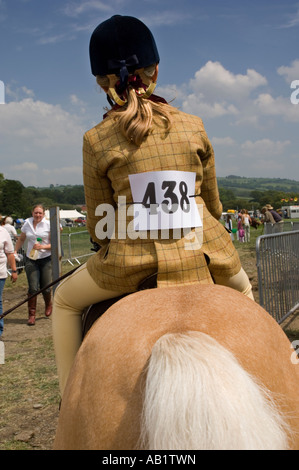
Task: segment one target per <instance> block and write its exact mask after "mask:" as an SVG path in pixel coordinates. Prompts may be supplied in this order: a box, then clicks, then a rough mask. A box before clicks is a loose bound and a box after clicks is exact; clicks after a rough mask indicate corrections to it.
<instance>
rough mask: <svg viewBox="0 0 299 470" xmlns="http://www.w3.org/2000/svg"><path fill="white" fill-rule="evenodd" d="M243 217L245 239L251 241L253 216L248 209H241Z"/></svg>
mask: <svg viewBox="0 0 299 470" xmlns="http://www.w3.org/2000/svg"><path fill="white" fill-rule="evenodd" d="M241 217H242V225H243V229H244V232H245V233H244V241H245V242H250V225H251V217H250V215H249V214H248V211H247V209H242V210H241Z"/></svg>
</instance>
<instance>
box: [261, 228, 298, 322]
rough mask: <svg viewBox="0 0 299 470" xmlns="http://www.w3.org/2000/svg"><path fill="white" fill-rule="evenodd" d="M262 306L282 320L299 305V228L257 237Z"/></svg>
mask: <svg viewBox="0 0 299 470" xmlns="http://www.w3.org/2000/svg"><path fill="white" fill-rule="evenodd" d="M256 259H257V272H258V284H259V298H260V305H261V306H262V307H263V308H264V309H265V310H267V311H268V312H269V313H270V315H272V316H273V318H274V319H275V320H276V321H277V322H278V323H282V322H283V321H284V320H285V319H286V318H287V317H288V316H289V315H290V314H291V313H293V312H295V311H296V310H297V309H298V308H299V230H294V231H290V232H281V233H275V234H269V235H261V236H260V237H258V238H257V240H256Z"/></svg>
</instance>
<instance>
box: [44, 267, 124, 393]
mask: <svg viewBox="0 0 299 470" xmlns="http://www.w3.org/2000/svg"><path fill="white" fill-rule="evenodd" d="M121 294H123V292H121V293H120V292H118V291H112V290H111V291H110V290H106V289H102V288H101V287H99V286H98V285H97V284H96V283H95V281H94V280H93V279H92V277H91V276H90V274H89V272H88V271H87V267H86V264H83V265H82V266H80V268H78V269H77V270H76V271H75V272H74V273H73V274H71V275H70V276H69V277H68V278H66V279H65V280H64V281H62V282H61V283H60V284H59V286H58V287H57V289H56V291H55V294H54V303H53V313H52V328H53V341H54V349H55V356H56V365H57V371H58V379H59V388H60V392H61V395H62V393H63V391H64V388H65V385H66V381H67V378H68V375H69V372H70V369H71V366H72V364H73V361H74V359H75V356H76V353H77V351H78V349H79V347H80V345H81V342H82V312H83V310H84V309H85V308H86V307H89V306H90V305H92V304H96V303H98V302H101V301H102V300H107V299H111V298H113V297H118V296H119V295H121Z"/></svg>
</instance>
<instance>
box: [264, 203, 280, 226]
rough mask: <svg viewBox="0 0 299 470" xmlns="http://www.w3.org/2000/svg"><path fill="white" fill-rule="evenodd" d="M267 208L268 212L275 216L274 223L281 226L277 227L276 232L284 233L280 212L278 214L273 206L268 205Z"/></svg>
mask: <svg viewBox="0 0 299 470" xmlns="http://www.w3.org/2000/svg"><path fill="white" fill-rule="evenodd" d="M266 207H267V209H268V211H269V212H271V214H272V216H273V219H274V223H275V224H279V225H276V226H275V232H283V218H282V217H281V215H280V214H278V212H276V211H275V210H274V209H273V207H272V206H271V204H266Z"/></svg>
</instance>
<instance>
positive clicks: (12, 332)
mask: <svg viewBox="0 0 299 470" xmlns="http://www.w3.org/2000/svg"><path fill="white" fill-rule="evenodd" d="M242 264H243V266H244V268H245V270H246V271H247V272H248V275H249V277H250V279H251V282H252V285H253V289H254V296H255V300H256V301H258V287H257V286H258V282H257V272H256V266H255V258H254V257H252V256H244V258H243V259H242ZM25 297H26V287H19V286H18V285H14V286H12V287H7V288H5V289H4V295H3V298H4V305H3V309H4V311H5V310H8V309H9V308H11V307H12V306H13V305H16V304H18V303H19V302H20V301H21V300H23V299H25ZM43 310H44V306H43V300H42V298H41V296H39V298H38V314H37V320H36V325H35V326H34V327H29V326H27V304H24V305H23V306H21V307H19V308H18V309H17V310H15V311H14V312H12V313H10V314H9V315H8V316H7V317H6V318H5V327H4V334H3V336H2V338H1V339H2V341H3V342H4V345H5V364H0V450H50V449H52V445H53V440H54V436H55V429H56V425H57V420H58V413H59V411H58V407H59V400H60V397H59V391H58V381H57V375H56V366H55V358H54V352H53V344H52V329H51V328H52V325H51V318H50V319H47V318H45V316H44V315H43ZM291 320H292V321H291ZM287 323H288V325H287V328H288V329H293V330H294V331H295V333H294V334H295V335H297V337H298V331H299V314H297V315H293V316H292V318H291V319H290V320H289V321H288V322H287ZM288 331H289V330H288Z"/></svg>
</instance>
